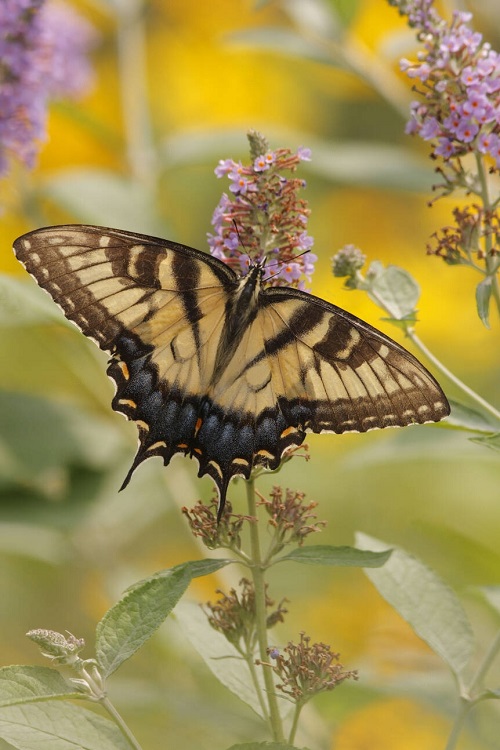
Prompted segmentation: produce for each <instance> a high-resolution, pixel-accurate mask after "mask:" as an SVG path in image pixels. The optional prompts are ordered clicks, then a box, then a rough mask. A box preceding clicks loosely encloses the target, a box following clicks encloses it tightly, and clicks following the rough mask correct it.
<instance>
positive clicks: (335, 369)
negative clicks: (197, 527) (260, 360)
mask: <svg viewBox="0 0 500 750" xmlns="http://www.w3.org/2000/svg"><path fill="white" fill-rule="evenodd" d="M261 314H263V315H265V316H266V321H265V322H264V324H263V330H264V332H265V340H266V353H267V356H268V358H269V359H270V362H271V364H272V370H273V383H274V384H275V390H276V400H277V402H278V404H279V406H280V409H281V412H282V413H283V415H284V417H285V420H286V422H287V424H289V425H291V426H295V427H296V426H300V427H301V428H302V429H305V430H307V431H309V432H324V431H326V432H336V433H342V432H349V431H355V432H366V431H367V430H370V429H372V428H375V427H389V426H405V425H408V424H413V423H423V422H428V421H438V420H439V419H442V418H443V417H444V416H446V415H447V414H448V413H449V407H448V403H447V401H446V398H445V397H444V394H443V392H442V390H441V388H440V386H439V385H438V383H437V382H436V381H435V379H434V378H433V377H432V375H430V373H429V372H428V371H427V370H426V369H425V368H424V367H423V365H421V364H420V362H418V360H417V359H416V358H415V357H413V355H411V354H410V353H409V352H407V351H406V350H405V349H404V348H403V347H402V346H400V345H399V344H397V343H396V342H395V341H393V340H392V339H390V338H389V337H387V336H384V335H383V334H382V333H381V332H380V331H377V330H376V329H375V328H372V327H371V326H370V325H368V324H367V323H364V322H363V321H362V320H360V319H359V318H356V317H355V316H354V315H350V314H349V313H347V312H346V311H345V310H342V309H340V308H338V307H336V306H335V305H332V304H330V303H328V302H326V301H325V300H322V299H319V298H317V297H313V296H312V295H307V294H304V293H303V292H300V291H299V290H294V289H288V288H286V287H278V288H275V289H270V290H267V291H266V292H265V303H264V305H263V306H262V313H261Z"/></svg>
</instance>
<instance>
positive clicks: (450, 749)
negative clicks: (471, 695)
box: [445, 698, 472, 750]
mask: <svg viewBox="0 0 500 750" xmlns="http://www.w3.org/2000/svg"><path fill="white" fill-rule="evenodd" d="M471 707H472V704H471V703H470V702H469V701H467V700H465V699H463V698H462V699H461V703H460V711H459V712H458V715H457V718H456V719H455V721H454V723H453V726H452V728H451V732H450V736H449V737H448V742H447V743H446V748H445V750H455V748H456V746H457V742H458V738H459V736H460V733H461V731H462V729H463V726H464V724H465V719H466V718H467V715H468V713H469V711H470V709H471Z"/></svg>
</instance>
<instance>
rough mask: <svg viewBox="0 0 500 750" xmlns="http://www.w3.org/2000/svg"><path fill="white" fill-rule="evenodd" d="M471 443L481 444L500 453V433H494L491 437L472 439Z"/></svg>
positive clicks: (482, 436)
mask: <svg viewBox="0 0 500 750" xmlns="http://www.w3.org/2000/svg"><path fill="white" fill-rule="evenodd" d="M470 441H471V443H479V445H484V446H485V447H486V448H491V450H493V451H500V432H493V433H492V434H491V435H481V437H473V438H470Z"/></svg>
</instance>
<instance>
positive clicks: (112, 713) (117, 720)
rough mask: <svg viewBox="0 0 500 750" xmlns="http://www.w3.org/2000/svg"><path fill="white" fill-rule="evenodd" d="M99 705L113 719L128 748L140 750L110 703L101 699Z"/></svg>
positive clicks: (106, 699) (105, 699)
mask: <svg viewBox="0 0 500 750" xmlns="http://www.w3.org/2000/svg"><path fill="white" fill-rule="evenodd" d="M99 703H100V704H101V706H102V707H103V708H104V709H105V710H106V711H107V712H108V714H109V715H110V716H111V718H112V719H113V721H114V723H115V724H116V726H117V727H118V729H119V730H120V732H121V733H122V734H123V736H124V737H125V739H126V740H127V742H128V743H129V745H130V747H132V748H133V749H134V750H142V748H141V746H140V745H139V743H138V742H137V740H136V738H135V737H134V735H133V734H132V732H131V731H130V729H129V728H128V726H127V725H126V724H125V722H124V721H123V719H122V717H121V716H120V714H119V713H118V711H117V710H116V708H115V707H114V706H113V704H112V703H111V701H110V700H109V699H108V698H102V699H101V700H100V701H99Z"/></svg>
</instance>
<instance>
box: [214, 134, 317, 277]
mask: <svg viewBox="0 0 500 750" xmlns="http://www.w3.org/2000/svg"><path fill="white" fill-rule="evenodd" d="M249 140H250V144H251V159H252V163H251V164H250V165H244V164H242V163H241V162H236V161H233V160H232V159H221V160H220V161H219V164H218V165H217V167H216V168H215V174H216V176H217V177H228V179H229V181H230V185H229V191H230V193H232V196H229V195H228V194H227V193H224V194H223V195H222V197H221V199H220V201H219V204H218V205H217V207H216V209H215V211H214V213H213V217H212V226H213V227H214V230H215V231H214V233H209V234H208V244H209V246H210V252H211V253H212V255H214V256H215V257H216V258H219V259H220V260H223V261H224V262H226V263H227V264H228V265H231V266H233V267H234V268H236V270H237V271H239V272H240V273H242V274H245V273H247V272H248V268H249V266H250V264H251V263H252V262H257V263H262V265H263V267H264V268H265V269H266V271H267V274H266V275H267V278H266V283H267V284H268V285H271V286H279V285H284V284H286V285H289V286H293V287H296V288H298V289H305V285H306V280H307V281H309V282H310V280H311V275H312V273H313V271H314V263H315V262H316V260H317V256H316V255H314V253H312V252H311V248H312V246H313V238H312V237H311V236H310V235H308V233H307V231H306V225H307V219H308V215H309V210H308V209H307V206H306V203H305V201H304V200H302V199H299V198H298V196H297V193H298V190H299V189H300V188H302V187H304V184H305V183H304V181H303V180H300V179H297V178H292V177H289V176H285V174H283V173H284V172H287V171H291V172H293V171H295V170H296V168H297V166H298V164H299V163H300V161H309V159H310V158H311V152H310V149H307V148H303V147H301V148H300V149H299V150H298V151H297V153H296V154H293V153H292V152H291V151H289V150H288V149H277V150H276V151H272V150H270V149H269V147H268V145H267V143H266V141H265V139H264V138H263V137H262V136H260V135H259V134H257V133H253V132H252V133H250V134H249Z"/></svg>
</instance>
